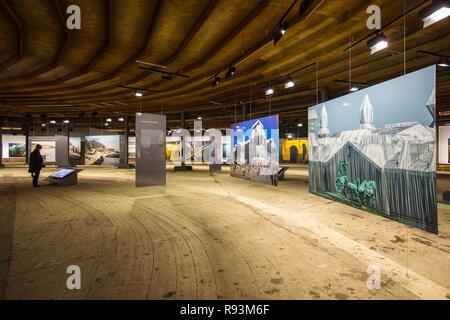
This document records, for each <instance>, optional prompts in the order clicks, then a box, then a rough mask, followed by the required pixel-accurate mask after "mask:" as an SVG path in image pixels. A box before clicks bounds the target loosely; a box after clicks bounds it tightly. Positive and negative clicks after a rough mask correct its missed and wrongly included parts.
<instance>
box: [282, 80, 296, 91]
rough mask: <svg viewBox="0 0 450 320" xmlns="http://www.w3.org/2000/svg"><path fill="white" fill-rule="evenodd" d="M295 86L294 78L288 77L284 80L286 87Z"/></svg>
mask: <svg viewBox="0 0 450 320" xmlns="http://www.w3.org/2000/svg"><path fill="white" fill-rule="evenodd" d="M294 86H295V83H294V80H292V79H291V78H288V79H286V80H285V81H284V88H285V89H289V88H293V87H294Z"/></svg>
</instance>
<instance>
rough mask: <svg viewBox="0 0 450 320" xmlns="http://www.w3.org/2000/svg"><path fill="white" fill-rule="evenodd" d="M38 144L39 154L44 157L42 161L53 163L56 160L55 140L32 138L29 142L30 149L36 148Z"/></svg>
mask: <svg viewBox="0 0 450 320" xmlns="http://www.w3.org/2000/svg"><path fill="white" fill-rule="evenodd" d="M38 144H40V145H41V147H42V149H41V156H42V158H43V159H44V162H48V163H53V162H56V141H40V140H32V142H31V151H33V150H34V149H36V146H37V145H38Z"/></svg>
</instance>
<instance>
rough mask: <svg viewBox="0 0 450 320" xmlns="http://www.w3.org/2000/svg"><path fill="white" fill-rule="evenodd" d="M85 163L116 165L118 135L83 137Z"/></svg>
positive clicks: (118, 143) (117, 158) (118, 159)
mask: <svg viewBox="0 0 450 320" xmlns="http://www.w3.org/2000/svg"><path fill="white" fill-rule="evenodd" d="M85 140H86V142H85V144H86V146H85V149H86V154H85V164H86V165H104V166H106V165H109V166H116V167H117V166H118V165H119V162H120V136H119V135H97V136H86V137H85Z"/></svg>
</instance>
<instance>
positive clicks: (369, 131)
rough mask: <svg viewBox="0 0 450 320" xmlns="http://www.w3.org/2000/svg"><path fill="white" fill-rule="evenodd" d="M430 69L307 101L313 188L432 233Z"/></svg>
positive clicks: (432, 94) (433, 176)
mask: <svg viewBox="0 0 450 320" xmlns="http://www.w3.org/2000/svg"><path fill="white" fill-rule="evenodd" d="M435 71H436V70H435V67H434V66H433V67H429V68H426V69H423V70H420V71H417V72H414V73H411V74H408V75H405V76H402V77H399V78H396V79H393V80H391V81H387V82H385V83H382V84H379V85H376V86H373V87H370V88H367V89H364V90H361V91H358V92H356V93H353V94H350V95H347V96H344V97H341V98H338V99H335V100H331V101H328V102H326V103H324V104H321V105H317V106H315V107H312V108H310V109H309V146H310V149H309V170H310V190H311V192H313V193H316V194H319V195H322V196H325V197H328V198H330V199H333V200H336V201H340V202H343V203H345V204H348V205H351V206H354V207H358V208H361V209H363V210H367V211H369V212H372V213H376V214H381V215H383V216H387V217H390V218H392V219H395V220H398V221H401V222H403V223H406V224H408V225H411V226H414V227H417V228H421V229H424V230H427V231H430V232H434V233H437V231H438V228H437V226H438V224H437V207H436V129H435V119H434V115H435V107H436V106H435V100H436V99H435V73H436V72H435Z"/></svg>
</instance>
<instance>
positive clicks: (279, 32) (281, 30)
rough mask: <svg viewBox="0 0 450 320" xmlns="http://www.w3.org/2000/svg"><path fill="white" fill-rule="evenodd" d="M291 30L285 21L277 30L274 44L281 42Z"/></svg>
mask: <svg viewBox="0 0 450 320" xmlns="http://www.w3.org/2000/svg"><path fill="white" fill-rule="evenodd" d="M288 28H289V24H288V23H287V21H284V22H282V23H281V24H280V25H279V26H278V28H277V30H276V32H275V35H274V37H273V42H274V44H277V43H278V42H279V41H280V40H281V38H282V37H283V36H284V34H285V33H286V32H287V29H288Z"/></svg>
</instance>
